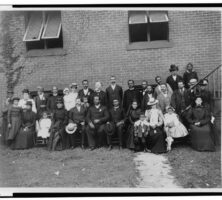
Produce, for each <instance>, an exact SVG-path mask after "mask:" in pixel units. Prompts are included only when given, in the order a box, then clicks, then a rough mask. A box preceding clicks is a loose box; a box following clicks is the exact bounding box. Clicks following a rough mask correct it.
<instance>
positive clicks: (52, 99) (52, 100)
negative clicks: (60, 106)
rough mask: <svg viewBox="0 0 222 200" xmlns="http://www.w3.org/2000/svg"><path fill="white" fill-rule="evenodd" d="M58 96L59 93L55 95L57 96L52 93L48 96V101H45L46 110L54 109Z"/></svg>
mask: <svg viewBox="0 0 222 200" xmlns="http://www.w3.org/2000/svg"><path fill="white" fill-rule="evenodd" d="M58 98H61V97H60V96H59V95H57V96H53V95H52V96H50V97H49V98H48V101H47V110H48V111H50V112H52V111H53V110H55V109H56V100H57V99H58Z"/></svg>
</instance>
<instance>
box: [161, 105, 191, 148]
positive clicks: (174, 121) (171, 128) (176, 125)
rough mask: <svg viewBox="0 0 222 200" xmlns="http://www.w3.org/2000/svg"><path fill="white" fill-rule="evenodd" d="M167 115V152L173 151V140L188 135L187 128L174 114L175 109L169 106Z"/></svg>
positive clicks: (165, 125)
mask: <svg viewBox="0 0 222 200" xmlns="http://www.w3.org/2000/svg"><path fill="white" fill-rule="evenodd" d="M166 111H167V113H166V114H164V130H165V132H166V134H167V138H166V142H167V151H170V150H171V145H172V143H173V141H174V139H173V138H180V137H185V136H187V135H188V131H187V129H186V127H185V126H184V125H183V124H182V123H181V122H180V120H179V117H178V115H177V114H176V113H175V112H174V111H175V110H174V108H173V107H171V106H168V107H167V108H166Z"/></svg>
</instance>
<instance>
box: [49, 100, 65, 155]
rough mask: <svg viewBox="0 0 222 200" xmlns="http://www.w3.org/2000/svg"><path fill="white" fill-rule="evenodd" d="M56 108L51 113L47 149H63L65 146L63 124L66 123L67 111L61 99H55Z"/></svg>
mask: <svg viewBox="0 0 222 200" xmlns="http://www.w3.org/2000/svg"><path fill="white" fill-rule="evenodd" d="M56 107H57V108H56V109H55V110H54V111H53V114H52V116H53V117H52V126H51V128H50V136H49V143H48V149H49V150H53V151H54V150H63V149H65V148H66V146H67V144H66V143H67V135H66V132H65V126H66V125H67V123H68V113H67V111H66V110H65V108H64V106H63V101H62V99H59V98H58V99H57V101H56Z"/></svg>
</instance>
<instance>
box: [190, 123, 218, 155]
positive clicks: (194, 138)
mask: <svg viewBox="0 0 222 200" xmlns="http://www.w3.org/2000/svg"><path fill="white" fill-rule="evenodd" d="M190 129H191V133H190V139H191V145H192V147H193V148H194V149H196V150H197V151H215V146H214V141H213V138H212V135H211V128H210V125H209V124H206V125H204V126H194V125H191V126H190Z"/></svg>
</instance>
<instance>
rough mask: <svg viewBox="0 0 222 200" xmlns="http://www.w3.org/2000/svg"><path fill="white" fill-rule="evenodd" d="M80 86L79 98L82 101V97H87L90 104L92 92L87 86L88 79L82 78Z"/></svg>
mask: <svg viewBox="0 0 222 200" xmlns="http://www.w3.org/2000/svg"><path fill="white" fill-rule="evenodd" d="M82 86H83V89H81V90H79V93H78V96H79V98H80V99H81V101H82V102H83V98H84V97H87V99H88V103H89V104H90V105H92V103H93V102H90V101H91V95H92V94H93V90H92V89H91V88H89V82H88V80H83V81H82Z"/></svg>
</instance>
